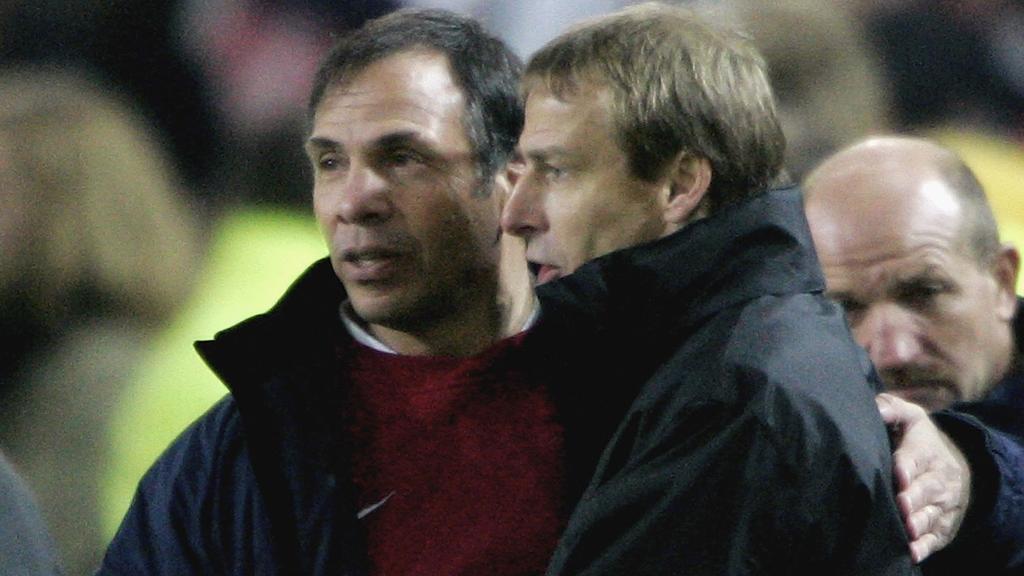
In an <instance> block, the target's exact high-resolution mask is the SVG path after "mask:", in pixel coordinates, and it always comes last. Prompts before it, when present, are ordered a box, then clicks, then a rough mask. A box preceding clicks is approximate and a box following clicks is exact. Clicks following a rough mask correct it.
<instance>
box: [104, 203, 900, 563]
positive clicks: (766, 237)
mask: <svg viewBox="0 0 1024 576" xmlns="http://www.w3.org/2000/svg"><path fill="white" fill-rule="evenodd" d="M822 285H823V283H822V279H821V275H820V272H819V270H818V266H817V263H816V261H815V258H814V256H813V252H812V249H811V244H810V240H809V235H808V233H807V229H806V224H805V222H804V220H803V216H802V211H801V207H800V201H799V197H798V194H797V193H796V192H795V191H793V190H790V191H783V192H777V193H771V194H768V195H765V196H764V197H762V198H759V199H757V200H754V201H751V202H748V203H745V204H744V205H742V206H740V207H737V208H735V209H733V210H730V211H728V212H725V213H723V214H721V215H719V216H716V217H714V218H709V219H707V220H705V221H701V222H697V223H695V224H693V225H691V226H688V227H687V228H686V229H684V230H683V231H681V232H680V233H678V234H675V235H673V236H671V237H669V238H667V239H665V240H663V241H659V242H656V243H653V244H651V245H647V246H644V247H640V248H637V249H632V250H627V251H622V252H619V253H615V254H612V255H610V256H608V257H605V258H602V259H600V260H598V261H596V262H595V263H592V264H590V265H588V266H586V267H584V269H582V270H581V271H580V273H579V274H576V275H574V276H572V277H570V278H568V279H566V280H565V281H564V282H559V283H555V284H554V285H549V286H547V287H543V288H542V290H541V291H540V294H539V295H540V298H541V302H542V309H543V315H542V320H541V322H540V324H539V325H538V326H537V327H536V328H535V329H533V330H532V331H531V333H530V334H529V335H528V336H527V341H526V342H527V343H528V344H529V345H530V346H531V348H532V349H533V350H535V353H537V354H540V355H542V360H543V361H542V362H539V363H537V364H540V365H544V366H546V367H547V369H548V370H547V374H546V376H548V377H550V376H551V375H552V374H554V375H555V376H556V377H555V379H554V381H555V382H557V384H556V385H555V386H554V389H553V390H552V394H553V396H554V398H555V401H556V404H557V406H558V409H559V413H560V414H561V418H562V419H563V421H564V424H565V430H566V439H565V446H566V453H567V454H568V457H569V460H570V461H569V463H568V466H567V468H568V470H569V471H570V473H571V476H570V478H569V481H570V490H569V495H570V500H571V501H576V500H579V506H578V508H576V510H575V512H574V513H573V514H572V516H571V518H570V521H569V525H568V528H567V530H566V532H565V535H564V536H563V538H562V540H561V542H560V543H559V545H558V549H557V551H556V553H555V556H554V558H553V560H552V565H551V568H550V570H549V573H550V574H577V573H586V574H716V575H721V574H747V573H759V574H773V575H774V574H826V573H827V574H873V575H874V574H904V573H912V572H911V568H910V565H909V559H908V558H907V553H906V542H905V540H904V537H903V530H902V525H901V522H900V519H899V516H898V514H897V512H896V509H895V507H894V505H893V501H892V492H891V488H890V478H891V470H890V468H889V446H888V443H887V439H886V435H885V431H884V429H883V427H882V424H881V422H880V420H879V417H878V415H877V411H876V410H875V408H874V403H873V400H872V396H873V394H874V390H873V389H872V388H871V386H870V385H869V384H868V382H867V380H866V379H865V374H866V373H867V370H868V365H867V363H866V360H865V359H864V356H863V355H862V354H859V353H858V350H859V349H858V348H857V347H856V346H855V344H854V343H853V342H852V340H851V339H850V336H849V334H848V331H847V330H846V328H845V324H844V322H843V320H842V316H841V314H840V312H839V310H838V309H837V308H836V307H834V306H833V305H831V304H829V303H828V302H827V301H825V300H824V299H823V298H822V297H821V296H820V291H821V289H822ZM342 298H343V294H342V290H341V287H340V283H339V282H338V281H337V280H336V278H335V277H334V276H333V272H332V271H331V269H330V266H329V264H328V263H326V262H320V263H318V264H317V265H315V266H314V267H313V268H312V269H311V270H310V271H308V272H307V273H306V274H305V275H304V276H303V277H302V278H300V279H299V280H298V281H297V282H296V284H295V285H294V286H293V287H292V288H291V289H290V290H289V292H288V293H287V294H286V295H285V297H284V298H283V299H282V300H281V301H280V302H279V303H278V304H277V305H276V306H275V307H274V308H273V309H272V310H271V311H270V312H268V313H267V314H264V315H261V316H257V317H255V318H252V319H250V320H248V321H246V322H244V323H242V324H240V325H239V326H236V327H235V328H232V329H230V330H227V331H225V332H222V333H220V334H218V336H217V338H216V339H215V340H214V341H212V342H205V343H199V344H198V348H199V350H200V352H201V353H202V354H203V356H204V357H205V358H206V360H207V361H208V363H209V364H210V365H211V367H212V368H213V369H214V370H215V371H216V372H217V373H218V375H219V376H220V377H221V378H222V379H223V380H224V381H225V382H226V383H227V385H228V387H229V388H230V390H231V397H229V398H228V399H225V400H224V401H222V402H221V403H219V404H218V405H217V406H215V407H214V408H213V409H212V410H211V411H210V413H208V414H207V415H205V416H204V417H203V418H201V419H200V420H199V421H198V422H197V423H196V424H194V425H193V426H192V427H191V428H190V429H189V430H187V431H186V432H185V433H184V434H183V435H182V436H181V437H180V438H179V439H178V440H177V441H176V442H175V443H174V444H173V445H172V446H171V447H170V448H169V449H168V451H167V452H166V453H165V454H164V455H163V456H162V457H161V458H160V459H159V460H158V462H157V463H156V464H155V465H154V467H153V468H152V469H151V470H150V472H149V473H147V476H146V477H145V478H144V479H143V481H142V483H141V484H140V487H139V491H138V493H137V495H136V498H135V501H134V502H133V504H132V507H131V509H130V511H129V513H128V515H127V516H126V518H125V521H124V523H123V525H122V527H121V529H120V531H119V533H118V535H117V536H116V537H115V540H114V542H113V543H112V544H111V547H110V549H109V551H108V554H107V557H106V560H105V563H104V566H103V568H102V569H101V573H104V574H186V573H193V574H200V573H202V574H213V573H216V574H325V575H326V574H359V573H362V572H363V570H364V568H363V566H364V562H365V558H364V556H365V552H364V545H363V540H362V534H361V532H360V526H359V524H358V522H357V521H356V520H355V515H356V510H355V508H354V498H353V495H352V490H353V489H352V485H351V481H350V479H349V477H348V474H347V465H346V462H345V458H344V449H343V448H344V439H343V438H340V437H339V435H338V434H337V432H338V430H339V429H343V427H341V426H339V425H338V423H337V422H336V418H335V416H334V415H335V414H337V413H338V410H339V407H340V400H339V397H340V395H339V394H338V391H339V390H341V389H343V388H344V384H345V383H344V382H339V381H337V376H336V375H337V374H339V373H343V372H344V371H343V370H337V368H336V365H335V355H334V351H335V346H336V344H337V343H338V342H339V341H343V340H344V339H347V338H348V335H347V334H346V333H345V331H344V329H343V328H342V326H341V324H340V322H338V319H337V310H338V305H339V303H340V301H341V299H342ZM627 408H628V413H627Z"/></svg>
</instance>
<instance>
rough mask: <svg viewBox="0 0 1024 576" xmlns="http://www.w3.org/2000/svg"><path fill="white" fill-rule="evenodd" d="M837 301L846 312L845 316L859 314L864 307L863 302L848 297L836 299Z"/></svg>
mask: <svg viewBox="0 0 1024 576" xmlns="http://www.w3.org/2000/svg"><path fill="white" fill-rule="evenodd" d="M837 302H838V303H839V305H840V306H842V307H843V311H844V312H846V314H847V316H849V315H854V314H859V313H861V312H863V311H864V308H865V306H864V304H863V303H861V302H857V301H856V300H851V299H849V298H842V299H839V300H837Z"/></svg>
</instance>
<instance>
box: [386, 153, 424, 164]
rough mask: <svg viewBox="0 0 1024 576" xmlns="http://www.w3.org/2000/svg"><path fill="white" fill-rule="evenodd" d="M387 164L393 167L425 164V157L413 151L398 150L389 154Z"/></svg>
mask: <svg viewBox="0 0 1024 576" xmlns="http://www.w3.org/2000/svg"><path fill="white" fill-rule="evenodd" d="M387 162H388V164H390V165H392V166H395V167H402V166H408V165H410V164H420V163H422V162H423V157H422V156H421V155H420V154H418V153H416V152H415V151H413V150H406V149H398V150H391V151H390V152H388V154H387Z"/></svg>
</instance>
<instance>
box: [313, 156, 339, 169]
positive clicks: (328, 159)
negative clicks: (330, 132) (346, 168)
mask: <svg viewBox="0 0 1024 576" xmlns="http://www.w3.org/2000/svg"><path fill="white" fill-rule="evenodd" d="M339 166H341V160H340V159H339V158H338V155H337V154H321V155H320V156H318V157H317V158H316V169H317V170H318V171H321V172H330V171H332V170H336V169H337V168H338V167H339Z"/></svg>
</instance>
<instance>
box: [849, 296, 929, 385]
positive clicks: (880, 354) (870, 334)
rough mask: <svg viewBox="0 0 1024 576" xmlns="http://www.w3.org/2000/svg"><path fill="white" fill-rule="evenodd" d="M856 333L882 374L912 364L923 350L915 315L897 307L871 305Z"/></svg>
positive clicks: (890, 304) (885, 304)
mask: <svg viewBox="0 0 1024 576" xmlns="http://www.w3.org/2000/svg"><path fill="white" fill-rule="evenodd" d="M853 332H854V336H855V337H856V338H857V341H858V342H859V343H860V345H861V346H863V347H864V348H865V349H866V350H867V351H868V355H869V356H870V358H871V361H872V362H873V363H874V365H875V367H876V368H877V369H878V370H879V371H883V372H884V371H886V370H891V369H896V368H901V367H904V366H907V365H908V364H912V363H914V362H916V361H918V359H919V358H920V356H921V354H922V352H923V351H924V346H923V343H922V333H921V327H920V326H919V325H918V323H917V322H916V320H915V317H914V314H913V313H912V312H910V311H907V310H904V309H902V308H901V307H900V306H898V305H896V304H892V303H882V304H875V305H872V306H870V307H869V308H868V310H867V311H866V312H865V316H864V317H863V318H862V319H861V320H860V322H859V323H858V324H857V325H856V326H855V327H854V330H853Z"/></svg>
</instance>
